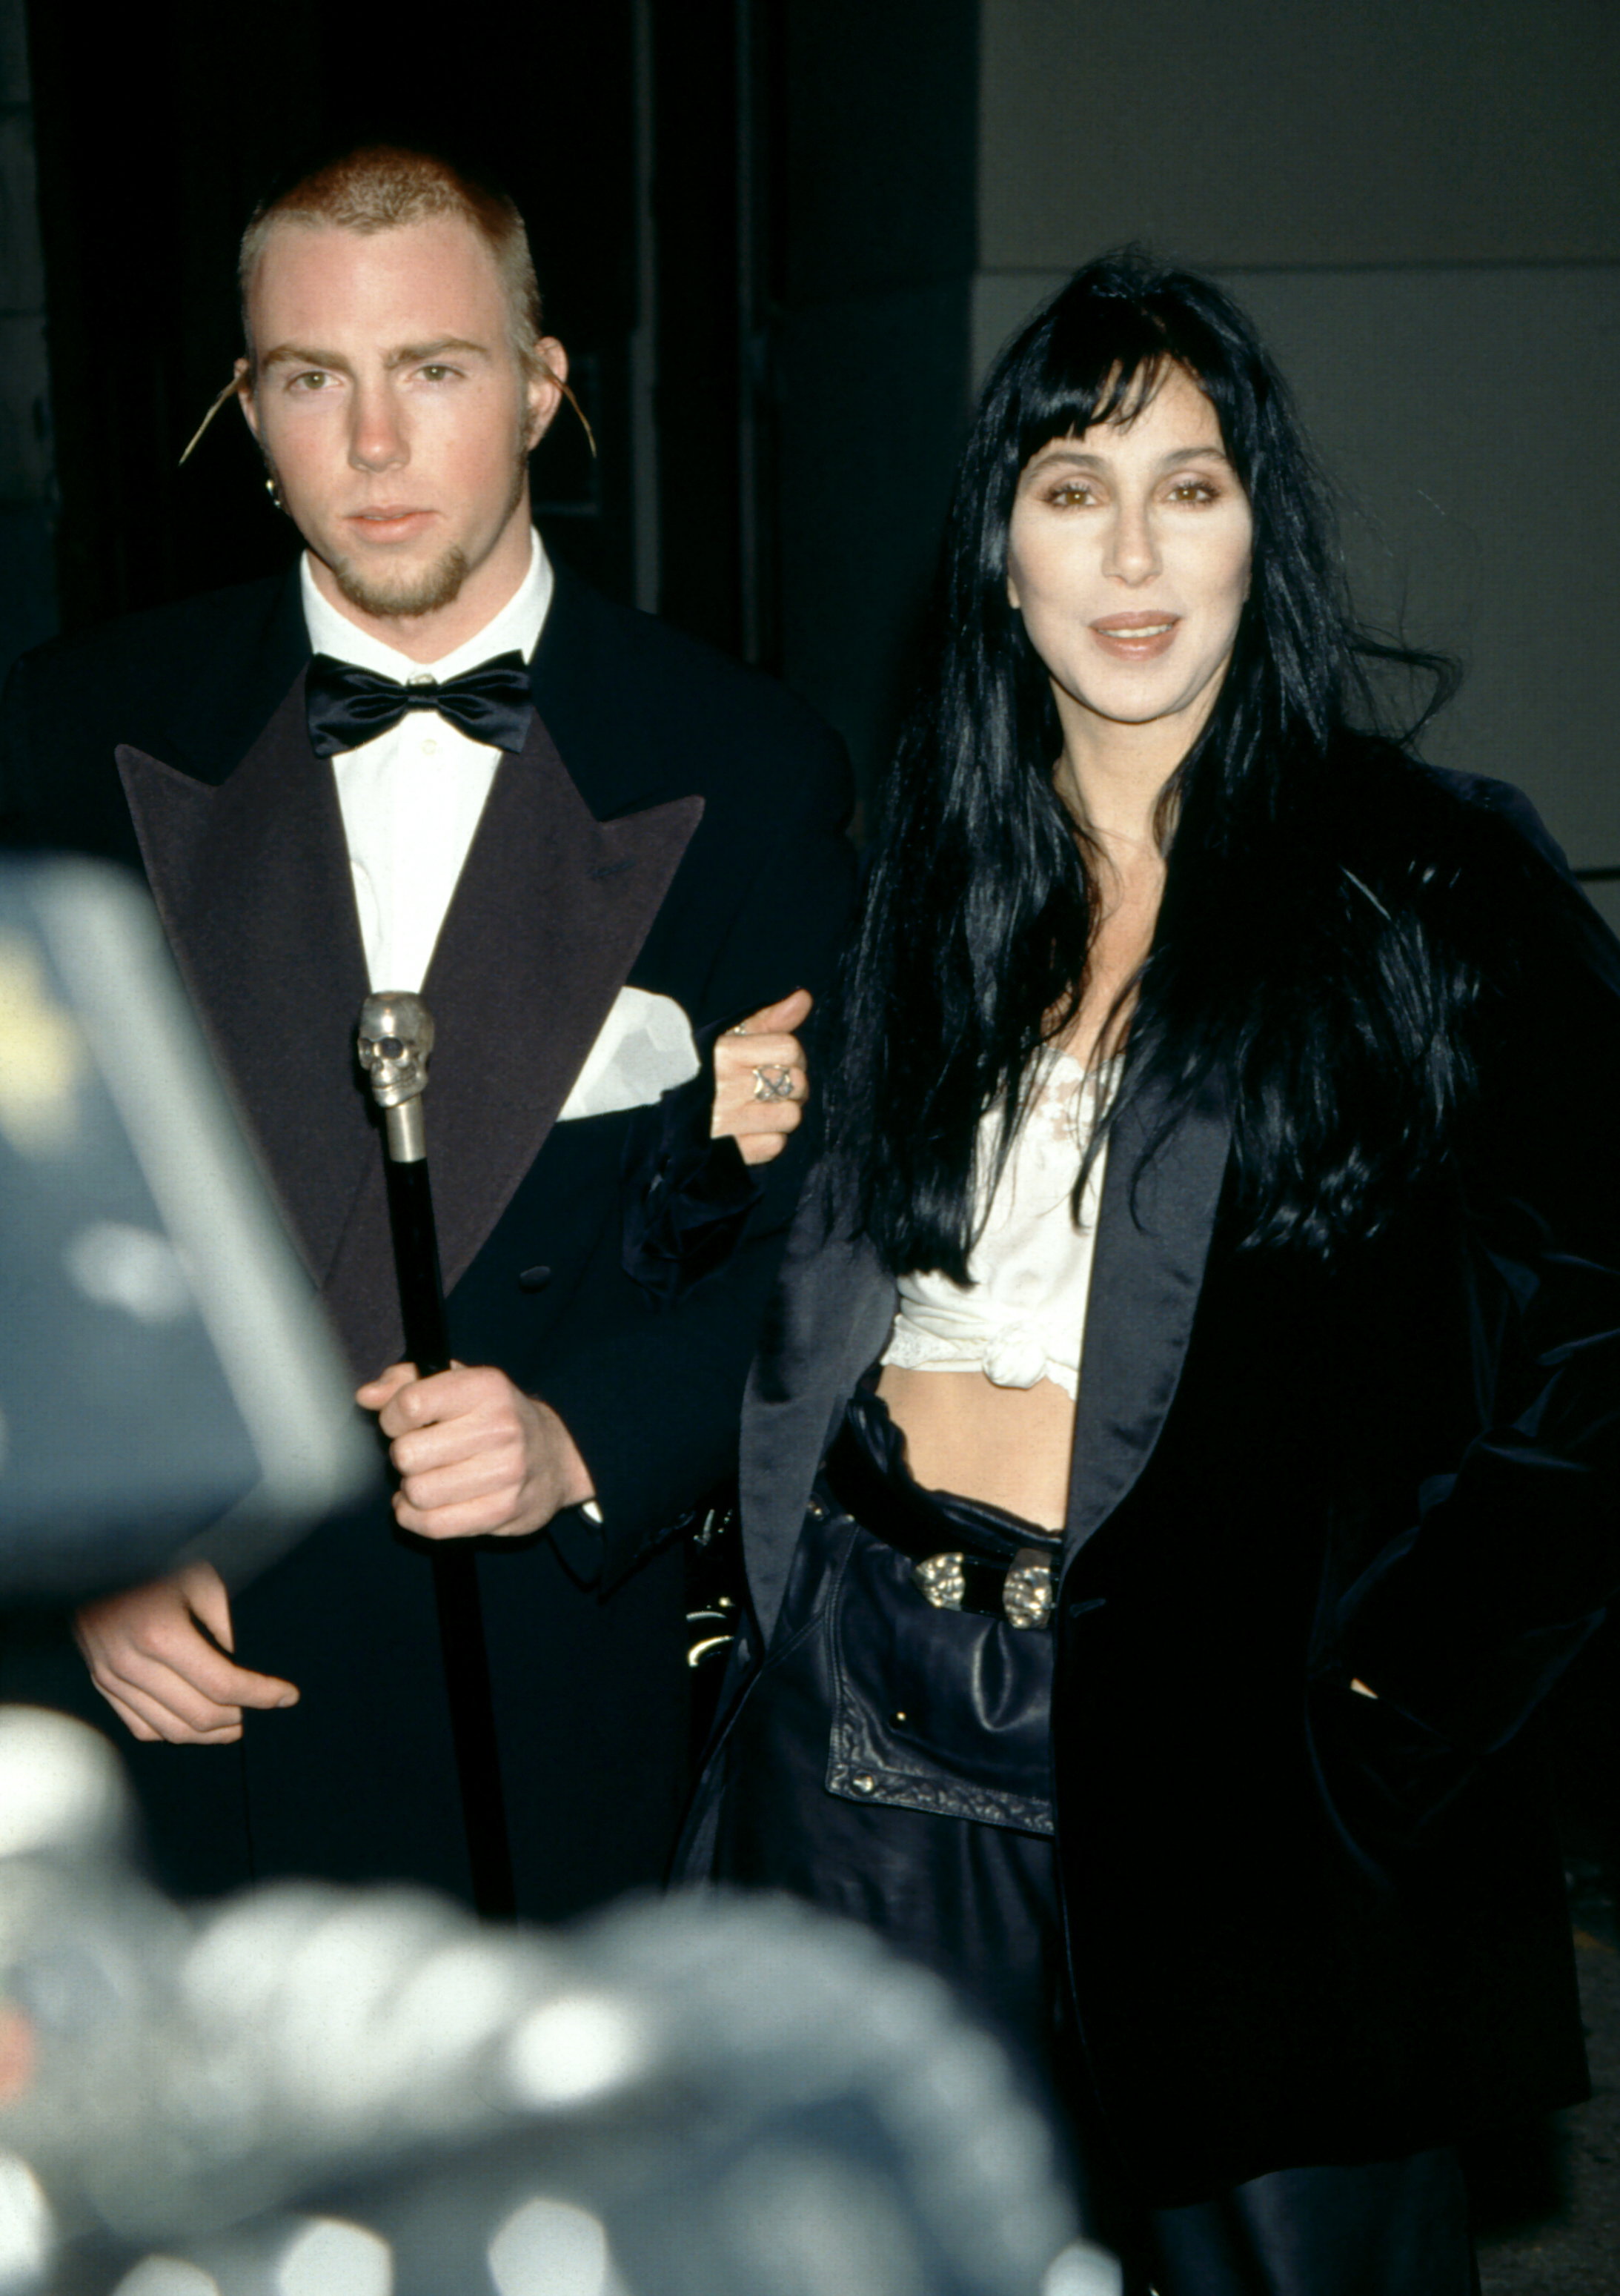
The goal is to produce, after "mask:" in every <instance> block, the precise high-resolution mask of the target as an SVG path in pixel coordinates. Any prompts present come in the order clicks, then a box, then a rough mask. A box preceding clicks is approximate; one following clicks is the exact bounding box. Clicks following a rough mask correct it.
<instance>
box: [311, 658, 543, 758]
mask: <svg viewBox="0 0 1620 2296" xmlns="http://www.w3.org/2000/svg"><path fill="white" fill-rule="evenodd" d="M304 701H305V706H306V708H307V710H308V712H309V739H310V742H311V743H312V744H313V746H314V749H315V755H316V756H317V757H318V758H330V757H332V756H334V755H335V754H336V753H337V751H338V750H357V749H358V748H359V747H360V745H361V743H362V742H370V741H373V740H374V739H375V738H376V736H377V735H378V734H386V733H387V732H388V730H389V726H397V725H398V723H399V721H400V719H401V718H402V717H404V716H405V712H406V711H407V710H408V709H434V710H437V711H438V715H439V716H440V717H447V718H448V719H449V721H450V723H451V725H453V726H455V727H456V728H457V729H458V731H459V732H461V733H463V734H466V736H467V738H468V740H469V741H470V742H491V743H493V744H494V746H495V748H496V749H498V750H520V749H521V748H522V747H523V743H524V741H525V739H526V738H527V736H528V721H529V718H530V717H531V716H532V714H533V711H534V707H535V697H534V695H533V693H531V692H530V690H529V683H528V666H527V664H526V663H525V661H524V660H523V657H522V655H521V654H520V653H498V654H496V655H495V659H494V660H492V661H486V662H480V664H479V667H478V668H477V669H470V670H468V671H467V673H466V675H465V676H462V677H449V678H446V680H445V683H444V684H443V685H438V683H437V681H436V680H435V679H433V678H431V677H424V678H422V679H421V681H420V682H418V681H416V680H414V679H413V681H412V683H411V684H410V685H399V684H398V683H397V681H396V680H395V679H393V678H391V677H373V676H372V673H371V671H370V670H369V669H356V668H355V667H354V665H353V664H352V663H351V662H347V661H334V660H333V659H332V657H331V654H328V653H318V654H316V655H315V659H314V660H313V661H312V662H311V663H310V665H309V670H308V674H307V677H306V679H305V684H304Z"/></svg>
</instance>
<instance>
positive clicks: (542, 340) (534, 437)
mask: <svg viewBox="0 0 1620 2296" xmlns="http://www.w3.org/2000/svg"><path fill="white" fill-rule="evenodd" d="M534 358H535V364H534V365H533V367H532V368H531V370H530V372H529V375H528V386H527V392H526V396H527V398H528V443H529V445H530V447H537V446H538V445H539V443H540V441H541V439H544V436H545V434H546V432H547V431H548V430H550V429H551V427H552V422H553V420H554V419H555V416H556V413H557V409H558V408H559V407H560V406H561V404H562V397H563V387H564V385H565V384H566V383H567V381H568V379H569V355H568V353H567V351H565V350H564V349H563V348H562V345H561V344H560V342H559V341H558V340H557V338H556V336H555V335H541V336H539V337H537V338H536V343H535V349H534Z"/></svg>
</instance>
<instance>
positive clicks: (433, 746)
mask: <svg viewBox="0 0 1620 2296" xmlns="http://www.w3.org/2000/svg"><path fill="white" fill-rule="evenodd" d="M421 753H422V756H423V757H424V758H436V757H437V756H438V742H436V741H435V740H434V738H433V736H432V734H428V735H427V737H426V738H425V740H424V741H423V742H422V745H421Z"/></svg>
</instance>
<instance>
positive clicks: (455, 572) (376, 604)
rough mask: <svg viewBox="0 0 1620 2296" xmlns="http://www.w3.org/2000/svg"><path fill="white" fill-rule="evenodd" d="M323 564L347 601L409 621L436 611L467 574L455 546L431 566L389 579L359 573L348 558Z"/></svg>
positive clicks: (452, 596) (380, 614)
mask: <svg viewBox="0 0 1620 2296" xmlns="http://www.w3.org/2000/svg"><path fill="white" fill-rule="evenodd" d="M326 563H327V565H328V567H329V568H330V569H331V578H332V579H333V581H334V582H335V583H336V584H337V586H338V587H339V589H340V591H341V592H342V593H343V595H344V596H345V597H346V598H347V599H348V603H349V604H350V605H351V606H354V607H356V609H357V610H358V611H360V612H361V613H363V614H373V615H375V616H377V617H378V619H394V618H397V619H402V620H409V619H413V617H414V616H416V615H418V614H432V613H437V612H438V609H439V608H440V607H441V606H448V605H449V604H451V603H453V601H454V599H456V598H457V597H459V595H460V594H461V587H462V583H463V582H464V581H465V580H466V579H467V574H468V565H467V558H466V553H464V552H463V551H462V550H461V549H460V548H458V547H457V546H455V545H452V546H451V547H450V548H449V549H448V550H446V552H445V553H444V554H443V556H442V557H439V558H437V559H435V560H434V562H433V563H432V565H431V566H427V567H423V568H422V569H421V570H420V571H414V572H412V573H409V574H407V573H405V571H404V570H401V572H400V573H398V574H397V575H396V576H395V577H394V578H392V579H391V580H390V579H389V578H388V577H387V576H381V577H379V576H371V577H368V576H366V575H364V574H363V573H361V571H360V570H359V569H358V568H357V567H356V564H355V562H354V561H353V559H350V558H329V559H328V560H327V562H326Z"/></svg>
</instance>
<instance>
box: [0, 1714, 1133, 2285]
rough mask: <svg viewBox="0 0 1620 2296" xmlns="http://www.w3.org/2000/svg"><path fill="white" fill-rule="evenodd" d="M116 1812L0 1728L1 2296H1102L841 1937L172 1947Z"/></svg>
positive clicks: (1042, 2170) (171, 1928) (363, 1931)
mask: <svg viewBox="0 0 1620 2296" xmlns="http://www.w3.org/2000/svg"><path fill="white" fill-rule="evenodd" d="M42 1779H43V1780H45V1784H41V1783H40V1781H41V1780H42ZM124 1801H125V1797H124V1794H123V1791H122V1787H121V1781H120V1778H119V1771H118V1766H117V1763H116V1760H115V1759H114V1758H113V1757H112V1755H111V1752H110V1748H109V1747H108V1746H107V1744H106V1743H105V1742H104V1741H102V1740H101V1739H99V1738H98V1737H96V1736H95V1734H94V1733H91V1732H89V1731H86V1730H85V1729H84V1728H83V1727H82V1726H80V1725H78V1724H76V1723H71V1722H69V1721H67V1720H65V1719H64V1718H61V1717H60V1716H55V1715H47V1714H43V1713H36V1712H32V1711H30V1710H28V1709H24V1708H10V1709H6V1710H0V2000H3V2002H4V2008H3V2009H0V2092H4V2093H6V2094H7V2101H6V2102H4V2103H0V2148H4V2152H0V2285H4V2288H5V2290H6V2291H7V2296H23V2292H25V2291H27V2292H33V2296H46V2292H50V2291H57V2292H62V2296H66V2292H69V2291H71V2292H72V2296H114V2292H117V2291H121V2292H122V2296H1115V2292H1117V2287H1118V2278H1117V2270H1116V2267H1114V2266H1113V2265H1112V2264H1111V2262H1110V2261H1109V2259H1107V2258H1106V2257H1104V2256H1102V2255H1100V2253H1099V2252H1098V2251H1096V2250H1094V2249H1091V2248H1087V2247H1085V2246H1084V2245H1083V2244H1081V2243H1074V2241H1073V2237H1072V2236H1073V2233H1074V2229H1075V2227H1074V2223H1073V2218H1072V2212H1071V2210H1070V2207H1069V2204H1068V2200H1067V2198H1066V2197H1065V2195H1064V2194H1063V2192H1062V2190H1061V2187H1060V2184H1059V2182H1058V2177H1057V2169H1056V2161H1055V2156H1054V2145H1053V2141H1052V2138H1051V2133H1050V2132H1049V2130H1048V2129H1047V2128H1046V2126H1045V2124H1044V2123H1043V2120H1042V2119H1041V2116H1040V2115H1039V2113H1038V2112H1036V2110H1035V2107H1034V2106H1033V2105H1032V2104H1030V2103H1028V2102H1027V2100H1026V2099H1025V2097H1024V2096H1023V2095H1021V2094H1020V2093H1019V2090H1018V2088H1017V2087H1015V2085H1014V2082H1013V2079H1012V2078H1011V2075H1010V2071H1009V2070H1008V2066H1007V2063H1006V2061H1005V2059H1004V2058H1003V2057H1002V2054H1001V2052H1000V2051H999V2049H998V2048H997V2047H996V2046H994V2043H993V2042H991V2041H990V2040H989V2039H988V2038H986V2036H985V2035H984V2034H982V2033H980V2032H979V2031H978V2030H976V2029H975V2028H974V2027H973V2026H971V2025H970V2023H969V2022H968V2021H967V2020H966V2019H965V2017H964V2016H963V2015H962V2014H961V2011H960V2010H959V2009H958V2008H957V2007H956V2005H955V2004H954V2003H953V2000H952V1998H951V1997H950V1995H949V1994H948V1992H947V1991H946V1989H945V1987H944V1986H943V1985H942V1984H940V1983H939V1982H938V1981H937V1980H935V1979H933V1978H932V1977H929V1976H928V1975H926V1974H925V1973H923V1972H920V1971H919V1970H916V1969H914V1968H911V1967H908V1966H907V1965H906V1964H904V1963H901V1962H899V1961H897V1960H896V1959H895V1958H894V1957H893V1956H891V1955H889V1954H888V1952H887V1951H886V1950H885V1949H884V1948H883V1947H882V1946H881V1945H880V1943H879V1941H878V1940H877V1939H875V1938H873V1937H872V1936H871V1935H870V1934H869V1933H868V1932H866V1931H863V1930H860V1929H857V1928H855V1927H854V1926H853V1925H851V1924H848V1923H841V1922H836V1921H833V1920H830V1918H828V1917H827V1916H825V1915H820V1914H817V1913H814V1912H813V1911H812V1910H811V1909H810V1908H808V1907H800V1906H796V1905H793V1904H790V1902H789V1901H787V1900H785V1899H782V1900H770V1899H751V1900H746V1899H740V1898H731V1899H725V1898H710V1897H708V1896H698V1895H692V1896H690V1897H687V1898H679V1899H675V1900H673V1901H671V1902H668V1903H667V1904H664V1905H661V1906H660V1905H642V1906H630V1907H624V1908H621V1909H618V1910H616V1911H613V1912H610V1913H609V1914H607V1915H603V1916H600V1917H598V1918H597V1919H596V1920H594V1921H593V1922H592V1923H589V1924H587V1925H585V1926H584V1927H581V1928H579V1929H577V1930H573V1931H568V1932H566V1933H558V1934H552V1935H542V1934H538V1933H533V1932H530V1933H527V1934H526V1933H525V1932H523V1931H510V1930H508V1931H499V1930H487V1929H480V1928H479V1926H478V1925H477V1923H475V1922H474V1921H473V1920H472V1918H471V1917H470V1915H467V1914H465V1913H463V1912H462V1910H461V1909H460V1908H459V1907H454V1906H451V1905H449V1904H448V1903H446V1902H443V1901H440V1900H438V1899H437V1898H432V1897H430V1896H428V1895H426V1894H424V1893H422V1892H421V1891H417V1890H401V1889H377V1890H339V1889H335V1888H330V1887H325V1886H316V1885H314V1884H309V1885H299V1884H287V1885H281V1886H277V1887H274V1888H267V1889H265V1890H259V1891H257V1892H254V1893H251V1894H250V1895H247V1896H245V1897H242V1898H238V1899H235V1900H233V1901H228V1902H226V1903H225V1905H223V1906H221V1907H217V1908H216V1909H210V1910H207V1911H204V1912H202V1913H201V1914H200V1915H187V1914H184V1913H182V1912H180V1911H177V1910H176V1908H175V1907H171V1906H169V1905H168V1904H167V1903H166V1902H165V1900H164V1899H162V1898H160V1897H158V1896H157V1895H156V1894H155V1893H154V1892H153V1891H152V1890H151V1889H150V1888H148V1887H147V1886H146V1885H145V1884H144V1883H143V1882H140V1881H139V1880H138V1879H137V1878H136V1877H135V1875H134V1874H132V1873H131V1871H130V1869H129V1867H128V1866H127V1863H126V1862H125V1859H124V1857H123V1854H122V1844H123V1841H124V1838H125V1830H126V1826H127V1812H126V1810H125V1808H124ZM8 1809H9V1810H10V1811H11V1812H12V1822H11V1824H10V1826H9V1829H7V1828H6V1827H5V1825H4V1816H3V1814H4V1812H5V1811H7V1810H8ZM8 2179H9V2182H8ZM30 2243H32V2245H31V2249H30ZM8 2258H9V2259H12V2263H13V2266H14V2267H15V2268H13V2269H12V2271H11V2273H10V2276H9V2277H8V2276H6V2275H5V2266H6V2262H7V2259H8Z"/></svg>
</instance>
